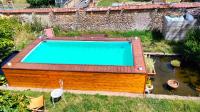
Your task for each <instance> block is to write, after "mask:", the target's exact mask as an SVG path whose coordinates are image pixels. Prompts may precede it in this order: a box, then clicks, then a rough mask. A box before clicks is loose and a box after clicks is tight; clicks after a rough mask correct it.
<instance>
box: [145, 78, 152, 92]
mask: <svg viewBox="0 0 200 112" xmlns="http://www.w3.org/2000/svg"><path fill="white" fill-rule="evenodd" d="M152 91H153V84H152V81H151V80H150V79H147V82H146V88H145V92H146V93H148V94H150V93H151V92H152Z"/></svg>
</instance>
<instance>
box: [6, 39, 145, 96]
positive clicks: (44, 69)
mask: <svg viewBox="0 0 200 112" xmlns="http://www.w3.org/2000/svg"><path fill="white" fill-rule="evenodd" d="M48 40H70V41H130V42H131V43H132V50H133V56H134V66H95V65H66V64H31V63H22V62H21V60H22V59H23V58H24V57H25V56H26V55H27V54H28V53H29V52H30V51H31V50H32V49H33V48H34V47H35V46H36V45H38V44H39V43H40V42H41V41H43V40H42V39H37V40H35V41H34V42H33V43H32V44H30V45H29V46H28V47H26V48H25V49H23V50H22V51H21V52H20V53H19V54H17V55H16V56H15V57H14V58H13V59H11V60H10V63H11V65H10V66H9V64H5V65H4V66H3V67H2V69H3V72H4V74H5V76H6V79H7V81H8V84H9V86H15V87H34V88H58V87H59V84H58V82H59V80H60V79H62V80H63V81H64V89H71V90H97V91H116V92H132V93H144V89H145V83H146V76H147V75H146V74H147V72H146V67H145V62H144V56H143V50H142V45H141V41H140V39H135V38H100V37H99V38H97V37H95V38H94V37H93V38H92V37H56V38H51V39H48ZM139 67H142V70H139Z"/></svg>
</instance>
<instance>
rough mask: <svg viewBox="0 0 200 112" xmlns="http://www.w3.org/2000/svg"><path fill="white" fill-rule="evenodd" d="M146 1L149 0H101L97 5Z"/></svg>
mask: <svg viewBox="0 0 200 112" xmlns="http://www.w3.org/2000/svg"><path fill="white" fill-rule="evenodd" d="M133 1H134V2H144V1H149V0H100V1H99V2H98V4H97V6H112V3H123V2H133Z"/></svg>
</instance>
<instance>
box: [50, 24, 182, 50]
mask: <svg viewBox="0 0 200 112" xmlns="http://www.w3.org/2000/svg"><path fill="white" fill-rule="evenodd" d="M54 31H55V34H56V36H71V37H73V36H81V35H84V34H106V35H107V36H108V37H109V38H117V37H124V38H130V37H134V36H138V37H140V38H141V40H142V44H143V48H144V51H145V52H163V53H181V52H182V51H181V50H182V45H181V44H182V43H181V42H178V43H177V42H170V41H166V40H164V37H163V36H162V34H160V33H159V32H156V31H154V32H152V31H148V30H142V31H138V30H131V31H101V32H97V31H62V30H60V29H59V28H54Z"/></svg>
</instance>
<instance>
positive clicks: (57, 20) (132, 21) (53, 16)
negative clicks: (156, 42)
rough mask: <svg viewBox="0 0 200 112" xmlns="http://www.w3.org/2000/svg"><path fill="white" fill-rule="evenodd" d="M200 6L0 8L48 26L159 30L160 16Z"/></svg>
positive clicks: (26, 20) (67, 28) (68, 28)
mask: <svg viewBox="0 0 200 112" xmlns="http://www.w3.org/2000/svg"><path fill="white" fill-rule="evenodd" d="M196 7H200V3H194V4H176V5H174V6H171V5H159V4H149V5H137V6H135V5H132V6H121V7H107V8H88V9H84V10H83V9H80V10H78V9H66V8H60V9H24V10H11V11H0V13H1V14H3V15H14V16H17V17H19V18H20V20H22V21H23V22H32V21H33V20H34V19H35V18H37V20H40V21H41V22H42V24H43V25H45V26H47V27H52V26H59V27H62V28H63V29H66V30H95V31H97V30H120V31H122V30H134V29H137V30H144V29H158V30H162V27H163V16H165V15H182V14H183V11H184V9H185V8H187V9H192V8H196Z"/></svg>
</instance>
